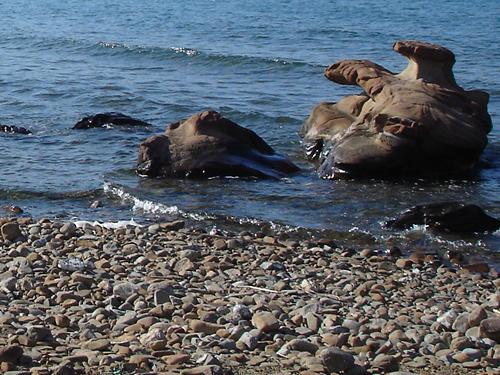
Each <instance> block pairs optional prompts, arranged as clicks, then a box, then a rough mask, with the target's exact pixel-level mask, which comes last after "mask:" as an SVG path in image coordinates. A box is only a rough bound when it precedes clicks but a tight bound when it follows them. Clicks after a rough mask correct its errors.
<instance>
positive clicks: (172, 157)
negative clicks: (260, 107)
mask: <svg viewBox="0 0 500 375" xmlns="http://www.w3.org/2000/svg"><path fill="white" fill-rule="evenodd" d="M297 171H298V168H297V167H296V166H295V165H294V164H293V163H292V162H291V161H289V160H288V159H286V158H285V157H283V156H280V155H278V154H276V153H275V152H274V150H273V149H272V148H271V147H270V146H269V145H268V144H267V143H266V142H265V141H264V140H263V139H262V138H260V137H259V136H258V135H257V134H255V133H254V132H253V131H251V130H249V129H246V128H243V127H241V126H239V125H237V124H236V123H234V122H232V121H231V120H228V119H226V118H224V117H222V116H221V115H220V114H219V113H217V112H215V111H206V112H202V113H198V114H196V115H193V116H192V117H190V118H188V119H187V120H184V121H179V122H177V123H174V124H171V125H170V126H169V127H168V128H167V129H166V131H165V133H164V134H159V135H154V136H152V137H150V138H148V139H147V140H145V141H144V142H143V143H141V145H140V146H139V158H138V165H137V172H138V173H139V174H140V175H145V176H149V177H212V176H250V177H272V178H281V177H284V176H286V175H288V174H290V173H293V172H297Z"/></svg>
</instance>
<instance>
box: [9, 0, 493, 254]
mask: <svg viewBox="0 0 500 375" xmlns="http://www.w3.org/2000/svg"><path fill="white" fill-rule="evenodd" d="M499 14H500V3H499V2H498V1H497V0H479V1H476V2H474V4H473V5H471V3H470V2H468V1H459V0H454V1H430V0H415V1H411V2H400V1H395V0H385V1H367V0H360V1H346V0H339V1H332V0H329V1H327V0H312V1H308V2H304V1H298V0H286V1H282V0H272V1H259V0H247V1H234V0H224V1H218V0H212V1H210V0H192V1H182V2H181V1H165V0H162V1H160V0H148V1H144V2H138V1H131V0H120V1H115V0H99V1H97V0H88V1H76V0H67V1H64V2H61V1H57V0H39V1H27V0H26V1H22V0H16V1H14V0H5V1H2V2H1V3H0V15H1V21H2V22H0V123H1V124H9V125H16V126H24V127H27V128H29V129H31V130H32V132H33V134H32V135H30V136H25V135H10V134H0V176H1V178H0V206H1V207H5V206H10V205H16V206H19V207H21V208H22V209H23V210H24V214H25V215H31V216H34V217H37V218H38V217H51V218H59V219H61V220H92V221H93V220H100V221H119V220H130V219H132V218H133V219H134V220H136V221H137V222H145V223H146V222H149V221H155V220H172V219H175V218H184V219H186V220H192V221H195V222H199V223H201V224H203V223H205V224H206V225H209V226H213V225H214V226H222V225H224V224H227V223H228V222H234V223H242V225H243V224H248V225H253V226H255V227H256V228H257V229H260V230H264V229H266V228H268V229H269V230H279V231H282V232H283V231H285V232H286V231H288V232H290V233H293V232H295V233H302V234H303V236H334V237H335V236H336V237H339V238H340V237H341V238H347V239H349V238H350V239H354V238H357V239H359V238H361V239H366V240H367V241H368V242H370V241H372V242H374V243H375V244H378V245H379V246H380V247H384V246H388V244H390V243H397V244H399V245H400V246H402V247H404V248H405V249H406V248H411V247H414V246H424V247H425V246H430V245H432V246H434V247H445V248H449V247H452V248H458V249H464V250H467V251H471V252H476V253H479V254H482V255H486V256H487V257H489V259H492V260H493V262H496V261H498V254H499V253H498V252H497V250H498V247H499V239H498V238H499V236H498V234H489V235H485V234H482V235H473V236H466V237H464V236H436V235H433V234H431V233H429V232H428V231H426V229H425V228H417V229H415V230H413V231H406V232H404V233H398V232H393V231H389V230H387V229H385V228H384V226H383V222H384V221H385V220H386V219H388V218H390V217H392V216H394V215H396V214H398V213H399V212H401V211H403V210H405V209H407V208H409V207H411V206H413V205H416V204H423V203H431V202H441V201H455V200H457V201H462V202H469V203H476V204H479V205H480V206H482V207H483V208H484V209H486V210H487V212H488V213H490V214H491V215H493V216H496V217H500V206H499V200H500V187H499V184H498V178H499V176H500V161H499V155H500V143H499V142H500V140H499V128H498V116H499V113H500V49H499V48H498V45H500V43H499V42H500V40H499V36H498V35H499V31H500V30H499V26H500V25H499V22H500V21H499ZM404 39H418V40H424V41H428V42H432V43H437V44H441V45H443V46H445V47H447V48H449V49H451V50H452V51H453V52H454V53H455V55H456V58H457V62H456V65H455V68H454V71H455V76H456V79H457V82H458V83H459V85H461V86H462V87H464V88H465V89H483V90H485V91H487V92H488V93H489V94H490V104H489V112H490V114H491V117H492V120H493V124H494V129H493V131H492V132H491V134H490V136H489V145H488V147H487V149H486V151H485V153H484V157H483V159H484V160H485V161H486V165H487V168H485V169H483V170H482V171H481V173H480V174H479V175H478V176H477V177H475V178H471V179H466V180H445V181H428V180H415V179H413V180H405V181H392V182H389V181H381V180H364V181H352V180H340V181H331V180H322V179H320V178H318V176H317V174H316V172H315V166H314V165H313V164H310V163H308V162H307V161H306V160H305V159H304V157H303V153H302V150H301V143H300V139H299V137H298V135H297V132H298V130H299V128H300V126H301V123H302V122H303V121H304V119H305V118H306V117H307V116H308V114H309V112H310V110H311V109H312V107H313V106H314V105H316V104H317V103H319V102H321V101H337V100H339V99H340V98H341V97H343V96H345V95H349V94H353V93H357V92H359V88H354V87H348V86H340V85H336V84H333V83H332V82H329V81H327V80H326V79H325V78H324V77H323V71H324V68H325V67H326V66H328V65H329V64H331V63H333V62H335V61H338V60H341V59H346V58H348V59H369V60H372V61H375V62H377V63H379V64H381V65H383V66H385V67H386V68H388V69H389V70H392V71H399V70H401V69H403V68H404V67H405V65H406V60H405V59H404V58H403V57H402V56H400V55H398V54H397V53H395V52H393V51H392V50H391V47H392V44H393V43H394V42H395V41H397V40H404ZM209 108H211V109H214V110H217V111H219V112H221V113H222V114H223V115H224V116H226V117H228V118H230V119H231V120H233V121H235V122H237V123H239V124H240V125H243V126H245V127H248V128H250V129H252V130H254V131H255V132H256V133H257V134H259V135H260V136H261V137H263V138H264V139H265V140H266V141H267V142H268V143H269V144H270V145H271V146H272V147H273V148H274V149H275V150H276V151H277V152H279V153H281V154H285V155H288V157H289V158H291V159H292V160H293V161H294V162H295V163H296V164H298V165H299V166H300V167H301V168H302V171H301V172H300V173H298V174H297V175H294V176H290V177H289V178H286V179H282V180H278V181H274V180H252V179H234V178H215V179H209V180H205V181H202V180H188V179H175V180H171V179H165V180H149V179H144V178H141V177H139V176H137V175H136V174H135V173H134V166H135V162H136V158H137V148H138V144H139V143H140V142H141V141H143V140H144V139H146V138H147V137H148V136H150V135H152V134H154V133H160V132H162V131H163V130H164V129H165V127H166V126H167V125H168V124H169V123H172V122H175V121H177V120H179V119H182V118H186V117H188V116H190V115H191V114H194V113H196V112H198V111H202V110H205V109H209ZM110 111H117V112H122V113H125V114H128V115H130V116H133V117H136V118H139V119H142V120H145V121H148V122H150V123H151V124H152V127H151V128H138V129H119V128H113V127H111V128H105V129H92V130H87V131H77V130H72V129H71V127H72V126H73V125H74V123H75V122H76V121H78V120H79V119H80V118H81V117H83V116H86V115H92V114H96V113H99V112H110ZM95 200H100V201H101V202H102V205H101V207H97V208H90V207H89V206H90V204H91V202H93V201H95ZM0 210H1V209H0ZM0 214H2V215H7V214H8V212H7V211H4V212H3V213H2V211H0ZM495 259H496V260H495Z"/></svg>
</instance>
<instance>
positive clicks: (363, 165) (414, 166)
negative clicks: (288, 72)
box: [300, 41, 492, 178]
mask: <svg viewBox="0 0 500 375" xmlns="http://www.w3.org/2000/svg"><path fill="white" fill-rule="evenodd" d="M393 48H394V50H395V51H396V52H398V53H400V54H402V55H403V56H405V57H406V58H407V59H408V60H409V64H408V66H407V68H406V69H405V70H403V71H402V72H401V73H399V74H394V73H391V72H390V71H388V70H387V69H385V68H383V67H382V66H380V65H377V64H375V63H373V62H371V61H367V60H346V61H341V62H338V63H335V64H333V65H331V66H330V67H328V68H327V69H326V71H325V76H326V78H328V79H329V80H331V81H333V82H335V83H339V84H344V85H358V86H360V87H361V88H362V89H363V93H361V94H359V95H352V96H348V97H345V98H343V99H342V100H340V101H339V102H338V103H321V104H319V105H318V106H316V107H315V108H314V109H313V111H312V113H311V115H310V116H309V118H308V119H307V120H306V121H305V123H304V125H303V127H302V129H301V132H300V133H301V136H303V138H304V143H305V146H306V153H307V155H308V156H309V157H310V158H311V159H318V158H320V159H321V165H320V167H319V173H320V175H321V176H322V177H324V178H334V177H338V176H342V175H348V176H394V175H401V174H403V175H422V174H424V175H427V174H428V175H438V176H442V175H452V174H461V173H464V172H468V171H470V170H471V169H472V168H473V167H474V166H475V165H476V163H477V161H478V159H479V157H480V155H481V153H482V151H483V149H484V148H485V146H486V144H487V134H488V133H489V132H490V130H491V127H492V124H491V119H490V116H489V114H488V111H487V104H488V100H489V96H488V94H487V93H486V92H483V91H479V90H471V91H466V90H464V89H462V88H461V87H460V86H458V85H457V83H456V82H455V79H454V77H453V72H452V66H453V64H454V63H455V56H454V55H453V53H452V52H451V51H449V50H448V49H446V48H443V47H440V46H437V45H433V44H429V43H424V42H417V41H400V42H397V43H395V44H394V47H393Z"/></svg>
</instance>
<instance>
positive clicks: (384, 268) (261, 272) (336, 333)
mask: <svg viewBox="0 0 500 375" xmlns="http://www.w3.org/2000/svg"><path fill="white" fill-rule="evenodd" d="M0 229H1V236H0V371H1V372H2V373H5V374H9V375H14V374H16V375H21V374H23V375H24V374H38V375H41V374H59V375H62V374H97V373H99V374H184V375H188V374H191V375H193V374H200V375H202V374H203V375H210V374H213V375H215V374H264V373H265V374H303V375H306V374H307V375H313V374H351V375H354V374H393V375H410V374H498V373H499V372H498V369H499V365H500V345H499V344H498V342H499V340H500V294H499V293H498V287H499V286H500V280H499V278H498V273H497V271H495V270H490V269H488V268H487V269H477V270H474V269H466V268H458V267H449V266H444V265H442V264H441V262H440V261H439V259H436V258H433V257H432V256H418V254H413V255H401V254H398V253H397V252H393V253H392V254H391V253H387V252H385V251H384V250H385V249H374V248H350V247H348V246H344V245H342V246H337V245H336V244H335V243H334V241H332V240H329V239H311V240H304V241H296V240H291V239H286V238H281V237H280V236H269V235H268V236H264V235H262V234H259V233H249V232H241V233H223V234H222V233H212V232H210V231H207V230H205V229H203V228H196V227H187V226H186V225H185V223H184V222H183V221H174V222H163V223H156V224H152V225H148V226H138V225H128V226H123V227H117V228H114V229H113V228H112V227H109V226H106V225H98V224H96V225H93V224H90V223H82V222H79V223H76V224H75V223H73V222H56V221H52V220H49V219H39V220H35V219H32V218H17V219H15V218H5V219H0ZM478 271H479V272H478Z"/></svg>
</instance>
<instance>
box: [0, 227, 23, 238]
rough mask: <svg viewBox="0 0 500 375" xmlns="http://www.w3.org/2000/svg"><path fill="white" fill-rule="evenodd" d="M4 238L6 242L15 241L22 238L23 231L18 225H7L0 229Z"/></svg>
mask: <svg viewBox="0 0 500 375" xmlns="http://www.w3.org/2000/svg"><path fill="white" fill-rule="evenodd" d="M0 232H1V233H2V237H3V239H4V240H6V241H15V240H16V239H18V238H19V237H22V235H23V234H22V232H21V229H20V228H19V225H18V224H17V223H6V224H4V225H2V227H1V228H0Z"/></svg>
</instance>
